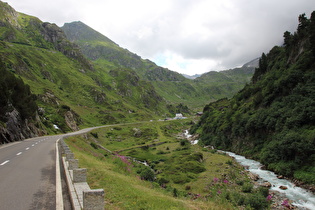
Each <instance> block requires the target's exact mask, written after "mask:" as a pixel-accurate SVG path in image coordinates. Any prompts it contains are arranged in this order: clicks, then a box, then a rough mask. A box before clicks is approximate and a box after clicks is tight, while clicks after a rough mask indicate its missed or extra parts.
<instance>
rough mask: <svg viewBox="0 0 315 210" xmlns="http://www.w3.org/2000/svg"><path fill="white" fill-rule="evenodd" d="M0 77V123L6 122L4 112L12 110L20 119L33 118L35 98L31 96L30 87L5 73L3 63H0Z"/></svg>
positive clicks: (7, 72) (35, 109) (35, 108)
mask: <svg viewBox="0 0 315 210" xmlns="http://www.w3.org/2000/svg"><path fill="white" fill-rule="evenodd" d="M0 75H1V77H0V121H2V122H6V119H5V118H6V116H5V114H6V112H10V111H12V110H13V109H14V108H15V109H17V110H18V112H19V113H20V115H21V117H22V119H32V118H35V115H36V111H37V105H36V102H35V98H36V97H35V95H33V94H31V91H30V87H29V86H28V85H26V84H24V82H23V81H22V79H21V78H17V77H16V76H15V75H14V74H13V73H11V72H9V71H6V70H5V65H4V64H3V63H0Z"/></svg>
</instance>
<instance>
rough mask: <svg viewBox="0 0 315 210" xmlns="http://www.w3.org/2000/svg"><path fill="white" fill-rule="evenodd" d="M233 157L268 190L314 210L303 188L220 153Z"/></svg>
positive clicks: (253, 163)
mask: <svg viewBox="0 0 315 210" xmlns="http://www.w3.org/2000/svg"><path fill="white" fill-rule="evenodd" d="M184 136H185V137H186V138H187V139H188V138H190V137H191V135H190V134H189V132H188V130H185V133H184ZM197 143H198V140H192V141H191V144H193V145H194V144H197ZM221 152H224V153H226V154H228V155H229V156H231V157H234V158H235V160H236V161H237V162H238V163H239V164H240V165H242V166H244V167H245V168H246V170H248V171H249V172H251V173H253V174H257V175H258V176H259V178H260V179H262V181H267V182H269V183H270V184H271V188H270V190H272V191H277V192H280V193H282V194H284V195H285V197H287V198H288V199H290V200H291V201H293V203H292V204H293V205H294V206H296V207H298V208H300V209H310V210H315V195H314V194H313V193H311V192H309V191H307V190H305V189H303V188H300V187H297V186H295V185H294V184H293V183H292V182H290V181H289V180H287V179H278V178H277V175H276V174H275V173H274V172H272V171H268V170H263V169H262V164H260V163H259V162H258V161H255V160H251V159H247V158H245V157H244V156H241V155H237V154H235V153H233V152H226V151H221ZM280 186H284V187H286V188H287V189H286V190H282V189H280Z"/></svg>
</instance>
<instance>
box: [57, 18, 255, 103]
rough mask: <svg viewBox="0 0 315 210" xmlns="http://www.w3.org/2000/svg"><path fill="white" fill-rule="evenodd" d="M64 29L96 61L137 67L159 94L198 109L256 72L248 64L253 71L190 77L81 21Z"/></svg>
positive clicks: (107, 65)
mask: <svg viewBox="0 0 315 210" xmlns="http://www.w3.org/2000/svg"><path fill="white" fill-rule="evenodd" d="M62 29H63V30H64V31H65V33H66V35H67V37H68V38H69V39H70V40H72V41H74V42H75V43H77V44H78V45H79V46H80V47H81V49H82V52H83V53H84V54H85V55H86V56H87V57H88V58H89V59H90V60H91V61H93V63H95V64H97V65H98V66H100V67H102V68H107V69H111V68H117V67H124V68H129V69H132V70H134V71H135V72H136V73H137V74H138V75H139V77H140V78H141V79H143V80H146V81H148V82H150V83H151V84H153V86H154V87H155V89H156V91H157V92H158V93H159V95H161V96H162V97H163V98H164V99H165V100H166V101H168V102H169V103H172V104H180V103H183V104H186V105H189V107H190V108H196V109H198V108H200V107H203V106H204V105H205V104H207V103H208V102H209V101H213V100H216V99H219V98H222V97H231V96H232V95H233V94H234V93H236V92H237V91H238V90H240V89H241V88H242V87H243V86H244V85H245V84H246V82H249V80H250V77H251V76H252V74H253V72H254V67H249V68H248V69H251V70H252V71H251V72H250V73H249V74H248V72H246V73H245V75H243V74H244V72H243V71H237V70H236V71H234V70H231V72H230V73H227V72H226V73H222V74H221V73H217V74H218V75H221V76H223V78H218V77H211V75H209V76H206V75H204V76H201V78H198V79H196V80H190V79H187V78H185V77H184V76H183V75H181V74H179V73H177V72H174V71H171V70H169V69H166V68H162V67H160V66H157V65H156V64H155V63H153V62H152V61H150V60H144V59H142V58H141V57H140V56H138V55H136V54H134V53H131V52H130V51H128V50H126V49H123V48H121V47H119V46H118V45H117V44H115V43H114V42H113V41H111V40H110V39H108V38H107V37H105V36H103V35H101V34H100V33H98V32H97V31H95V30H93V29H92V28H90V27H89V26H87V25H85V24H84V23H82V22H79V21H78V22H72V23H66V24H65V25H64V26H63V27H62ZM232 72H233V73H232ZM238 77H241V78H242V79H240V78H238ZM244 78H246V79H244Z"/></svg>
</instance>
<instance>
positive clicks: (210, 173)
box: [67, 121, 265, 209]
mask: <svg viewBox="0 0 315 210" xmlns="http://www.w3.org/2000/svg"><path fill="white" fill-rule="evenodd" d="M172 123H173V122H154V123H151V122H149V123H144V124H133V125H123V126H119V127H107V128H104V129H98V130H94V131H93V133H98V139H95V138H94V137H93V136H92V135H88V138H87V139H86V138H80V137H71V138H69V139H67V142H68V144H69V146H70V148H71V149H72V148H73V151H74V153H75V155H76V156H77V155H78V157H76V158H78V159H79V160H80V161H79V162H80V166H81V167H86V168H88V171H89V172H88V176H89V178H88V182H89V184H90V185H91V186H92V188H103V189H105V191H106V192H107V191H108V193H106V198H105V199H106V202H107V203H108V205H109V209H117V208H118V209H119V208H122V209H126V208H127V209H129V208H135V209H139V206H140V204H141V205H143V208H144V209H145V208H149V209H158V208H163V209H165V208H170V209H209V206H215V207H214V208H213V209H216V208H217V209H233V208H235V207H236V206H239V205H245V206H248V207H250V206H252V205H253V206H257V205H265V203H263V202H262V203H261V202H258V203H253V199H252V200H251V199H247V200H246V199H245V198H246V194H247V193H245V192H243V188H244V185H246V183H249V182H250V180H249V179H248V178H247V176H246V172H244V171H243V168H242V167H240V166H238V164H237V163H236V162H235V161H234V160H233V159H232V158H231V157H229V156H227V155H225V154H220V153H217V152H213V151H212V150H207V149H204V148H201V147H200V146H198V145H189V144H188V145H185V146H184V147H185V149H184V150H181V149H180V150H179V149H178V148H183V146H181V145H180V142H181V139H177V138H175V137H176V136H177V134H178V133H177V131H178V130H184V129H185V126H187V125H185V123H184V124H182V125H181V126H182V127H181V129H179V127H180V126H179V125H177V126H178V127H177V126H175V125H172V126H175V127H177V128H176V129H174V133H173V135H170V136H173V137H170V136H165V135H164V133H163V132H157V133H158V134H159V135H158V136H157V139H160V138H163V139H164V140H167V143H164V144H160V145H157V144H156V145H155V146H152V147H150V146H148V145H150V144H152V143H154V141H152V140H151V139H150V138H147V137H146V135H143V136H142V137H143V139H142V138H141V137H136V136H134V132H135V130H134V129H133V128H137V130H145V128H147V127H150V129H151V131H152V130H162V129H161V128H162V127H164V126H167V125H168V124H172ZM174 123H175V124H176V123H178V122H175V121H174ZM151 131H150V132H151ZM152 133H155V132H152ZM110 137H112V138H115V139H116V138H118V137H119V138H120V139H122V141H123V142H124V144H121V142H116V141H113V142H112V143H111V144H108V143H109V142H110ZM139 138H140V139H142V140H143V141H144V144H140V143H139V142H138V141H137V139H139ZM94 141H97V142H98V143H99V144H101V145H102V146H103V147H105V148H108V146H111V147H112V148H116V150H115V151H116V152H117V151H118V150H117V149H119V150H120V151H121V152H119V154H115V155H109V153H108V152H107V151H104V150H101V149H97V150H95V149H93V147H91V146H90V144H91V142H94ZM122 148H124V150H122ZM129 157H130V158H129ZM133 158H136V159H137V160H141V161H146V162H147V163H148V164H149V165H150V167H151V168H152V169H153V171H151V169H149V168H148V167H146V166H144V165H142V164H139V163H137V162H133V161H132V159H133ZM81 159H82V160H81ZM149 172H150V173H149ZM152 172H154V174H152ZM153 175H154V178H153ZM141 179H143V180H141ZM145 180H149V181H145ZM240 183H242V185H240ZM244 183H245V184H244ZM109 188H110V189H109ZM252 193H254V194H255V195H253V196H258V197H259V198H261V197H263V196H264V195H260V194H261V193H260V191H258V190H252ZM256 194H257V195H256ZM233 206H234V207H233ZM210 209H211V208H210Z"/></svg>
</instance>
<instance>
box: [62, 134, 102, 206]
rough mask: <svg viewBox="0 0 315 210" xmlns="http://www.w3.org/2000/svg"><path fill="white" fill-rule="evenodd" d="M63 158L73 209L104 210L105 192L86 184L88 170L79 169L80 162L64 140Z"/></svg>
mask: <svg viewBox="0 0 315 210" xmlns="http://www.w3.org/2000/svg"><path fill="white" fill-rule="evenodd" d="M59 145H60V148H61V149H60V151H61V153H62V155H63V157H62V166H63V167H62V168H63V170H64V172H65V174H66V182H67V185H68V190H69V194H70V198H71V205H72V208H73V209H75V210H81V209H84V210H103V209H104V206H105V201H104V196H105V193H104V190H103V189H96V190H91V188H90V186H89V185H88V183H87V182H86V171H87V170H86V169H85V168H82V169H80V168H78V160H76V159H74V154H73V153H71V151H70V149H69V147H68V146H67V145H66V143H65V142H64V140H63V139H60V141H59Z"/></svg>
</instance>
